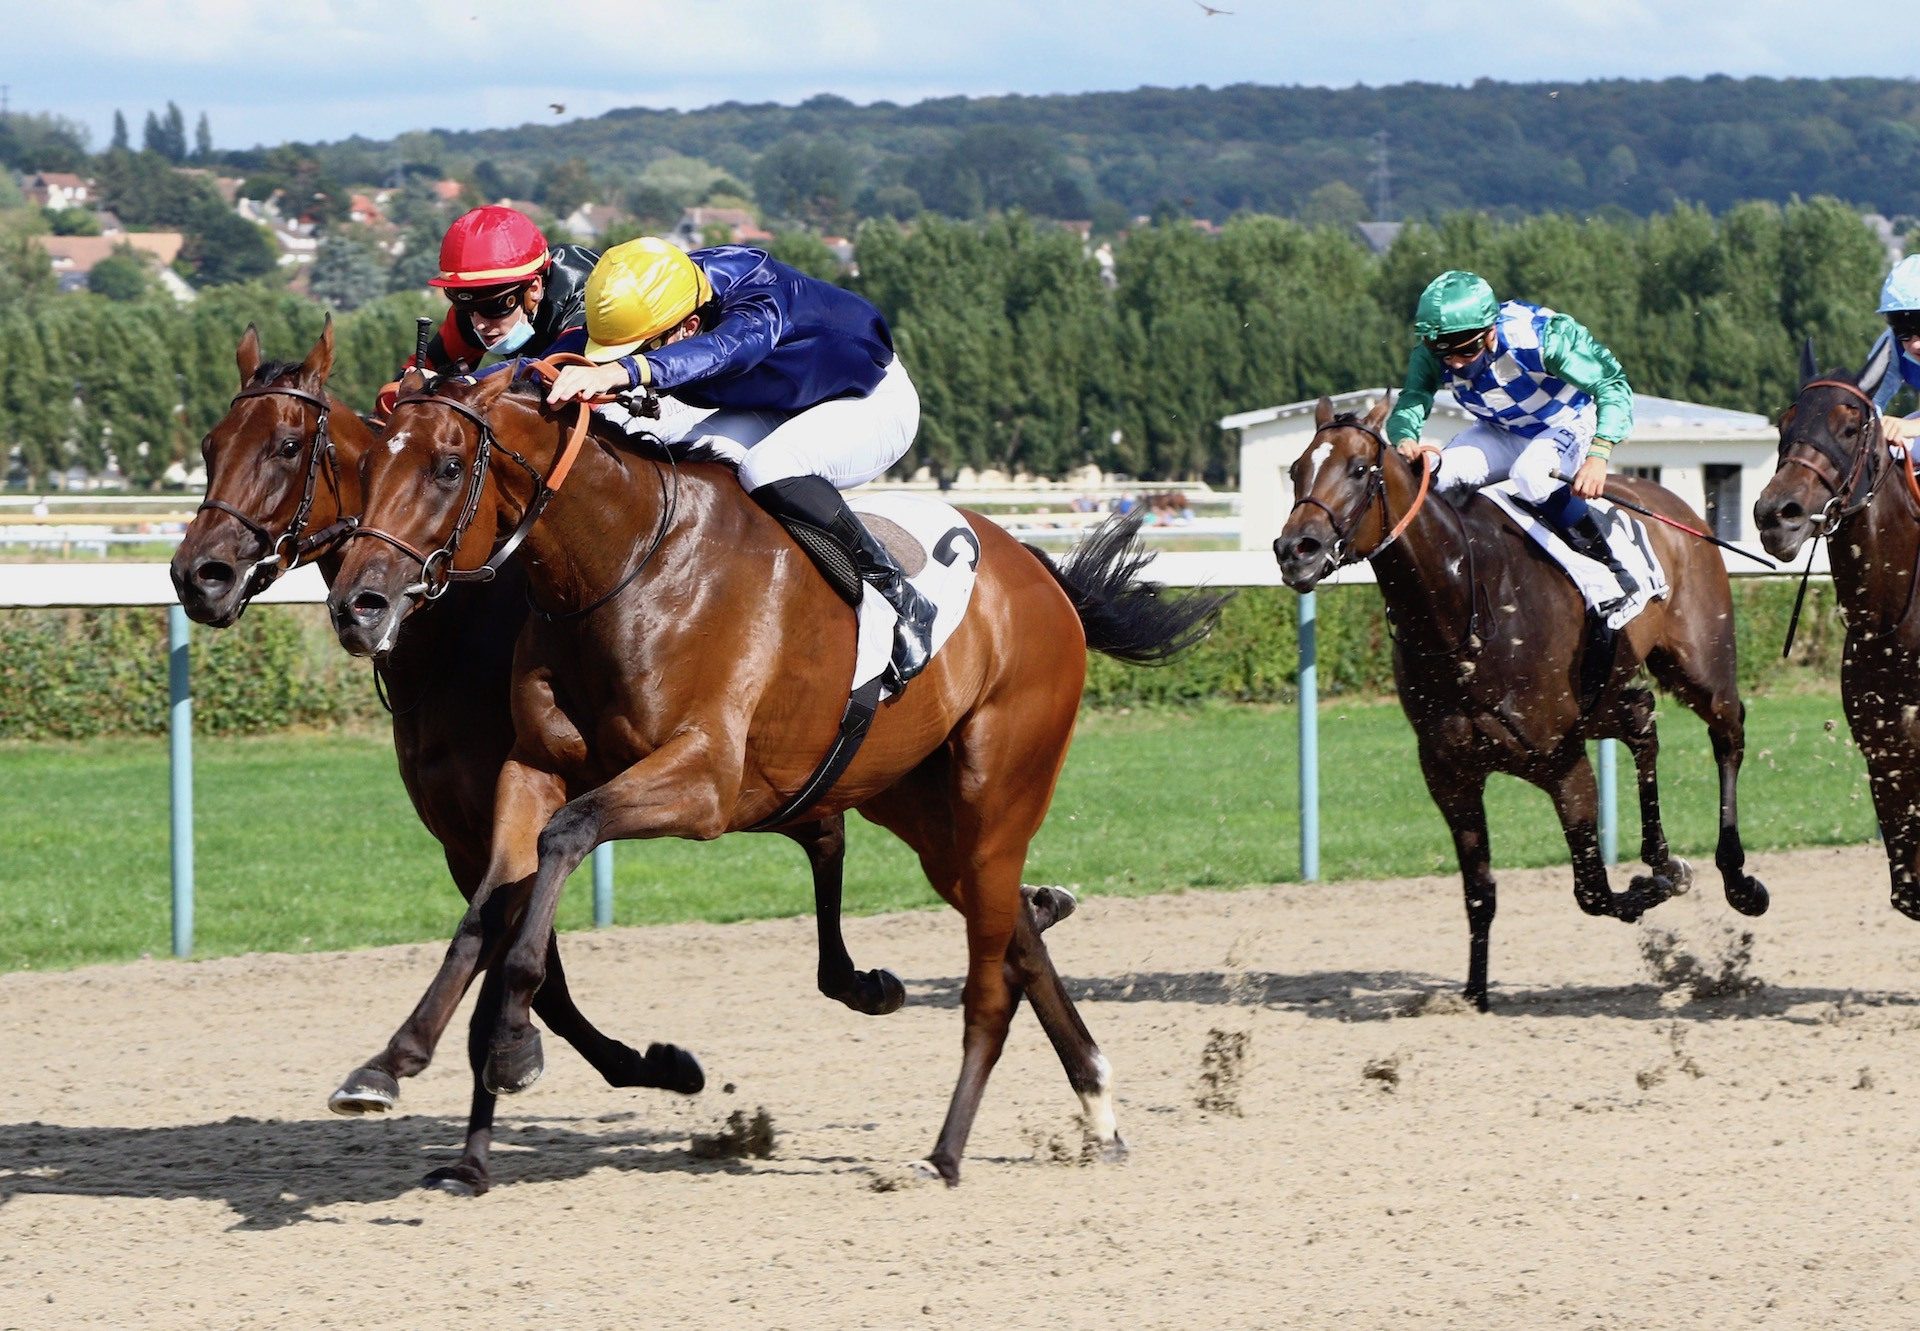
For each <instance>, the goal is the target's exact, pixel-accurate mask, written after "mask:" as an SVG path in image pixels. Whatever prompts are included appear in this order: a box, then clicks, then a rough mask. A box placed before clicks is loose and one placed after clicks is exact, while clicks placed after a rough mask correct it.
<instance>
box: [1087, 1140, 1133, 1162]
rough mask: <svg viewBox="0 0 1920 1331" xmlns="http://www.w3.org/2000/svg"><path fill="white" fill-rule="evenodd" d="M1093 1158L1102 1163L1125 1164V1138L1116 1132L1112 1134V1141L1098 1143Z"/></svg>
mask: <svg viewBox="0 0 1920 1331" xmlns="http://www.w3.org/2000/svg"><path fill="white" fill-rule="evenodd" d="M1094 1159H1095V1160H1096V1161H1098V1162H1099V1163H1100V1164H1103V1165H1119V1164H1125V1163H1126V1160H1127V1143H1126V1140H1125V1139H1124V1138H1123V1137H1121V1136H1120V1134H1119V1133H1117V1132H1116V1133H1115V1134H1114V1135H1113V1140H1112V1141H1110V1142H1101V1143H1100V1147H1099V1150H1098V1152H1097V1153H1096V1154H1095V1156H1094Z"/></svg>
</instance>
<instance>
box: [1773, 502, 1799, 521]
mask: <svg viewBox="0 0 1920 1331" xmlns="http://www.w3.org/2000/svg"><path fill="white" fill-rule="evenodd" d="M1773 516H1774V518H1775V519H1776V520H1778V521H1780V522H1788V523H1796V524H1797V523H1800V522H1803V521H1805V520H1806V516H1807V510H1806V509H1804V508H1802V507H1800V505H1798V504H1796V503H1794V502H1793V501H1792V500H1788V501H1787V502H1786V503H1784V504H1782V505H1780V507H1778V508H1776V509H1774V510H1773Z"/></svg>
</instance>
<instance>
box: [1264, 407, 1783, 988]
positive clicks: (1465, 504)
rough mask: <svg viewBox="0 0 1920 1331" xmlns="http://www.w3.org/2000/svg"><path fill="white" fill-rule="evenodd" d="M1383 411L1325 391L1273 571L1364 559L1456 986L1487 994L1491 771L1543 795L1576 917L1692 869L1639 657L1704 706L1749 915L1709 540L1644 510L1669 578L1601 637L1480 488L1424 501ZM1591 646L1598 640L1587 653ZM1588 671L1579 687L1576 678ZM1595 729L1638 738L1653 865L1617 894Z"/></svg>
mask: <svg viewBox="0 0 1920 1331" xmlns="http://www.w3.org/2000/svg"><path fill="white" fill-rule="evenodd" d="M1390 407H1391V401H1390V399H1382V401H1380V402H1379V403H1378V404H1377V405H1375V407H1374V408H1373V410H1372V411H1370V412H1368V413H1367V414H1366V415H1365V416H1357V415H1353V414H1338V415H1336V414H1335V412H1334V409H1333V404H1332V402H1331V401H1329V400H1328V399H1327V398H1324V397H1323V398H1321V399H1320V403H1319V408H1318V410H1317V411H1316V413H1315V416H1314V424H1315V427H1316V428H1315V432H1314V435H1313V440H1312V442H1311V443H1310V445H1309V446H1308V448H1307V449H1306V450H1305V451H1304V452H1303V453H1302V454H1301V455H1300V457H1299V458H1298V459H1296V460H1295V461H1294V463H1293V467H1292V471H1291V473H1290V474H1291V476H1292V480H1293V492H1294V495H1295V496H1296V497H1297V500H1298V502H1297V503H1296V504H1295V505H1294V508H1293V512H1292V513H1291V514H1290V515H1289V516H1288V518H1287V521H1286V525H1285V527H1284V528H1283V529H1282V531H1281V534H1280V537H1279V539H1277V540H1276V541H1275V542H1274V543H1273V550H1274V556H1275V558H1277V559H1278V560H1279V562H1280V568H1281V570H1282V576H1283V577H1284V578H1285V580H1286V583H1287V585H1288V586H1290V587H1292V588H1293V589H1294V590H1296V591H1301V592H1305V591H1311V590H1312V589H1313V588H1314V586H1315V585H1316V584H1317V583H1318V582H1319V581H1320V580H1321V579H1322V578H1324V577H1326V576H1327V575H1328V574H1329V573H1331V572H1332V571H1333V570H1334V569H1336V568H1339V567H1341V566H1343V565H1345V564H1349V563H1352V562H1354V561H1356V560H1360V559H1365V560H1368V561H1370V562H1371V563H1372V565H1373V570H1374V574H1375V576H1376V578H1377V579H1378V581H1379V586H1380V594H1381V596H1382V597H1384V598H1385V600H1386V603H1387V622H1388V625H1389V628H1390V631H1391V633H1392V636H1393V676H1394V682H1395V684H1396V685H1397V687H1398V689H1399V694H1400V705H1401V707H1402V708H1403V709H1404V710H1405V712H1406V714H1407V719H1408V720H1409V721H1410V722H1412V723H1413V730H1414V735H1415V737H1416V739H1417V741H1418V745H1419V752H1420V770H1421V774H1422V775H1423V776H1424V777H1425V778H1426V783H1427V790H1428V793H1430V794H1431V795H1432V796H1433V801H1434V803H1435V804H1437V805H1439V806H1440V812H1441V814H1442V816H1444V817H1445V818H1446V821H1447V828H1448V830H1449V831H1450V832H1451V833H1452V835H1453V845H1454V850H1455V852H1456V854H1457V855H1458V856H1459V861H1460V875H1461V879H1462V883H1463V886H1464V888H1465V891H1466V903H1467V929H1468V937H1469V948H1468V961H1467V985H1466V995H1467V997H1468V998H1469V999H1471V1000H1472V1001H1473V1003H1474V1004H1475V1005H1476V1006H1477V1007H1478V1008H1479V1009H1480V1010H1481V1011H1483V1012H1484V1011H1486V1010H1487V987H1488V980H1487V950H1488V939H1489V935H1490V933H1491V930H1492V926H1493V916H1494V879H1493V870H1492V855H1491V851H1490V848H1489V846H1488V841H1487V815H1486V803H1485V791H1486V783H1487V778H1488V777H1489V776H1491V775H1492V774H1493V773H1495V772H1505V773H1508V774H1510V775H1513V776H1517V777H1520V778H1521V779H1523V780H1525V781H1528V782H1531V783H1532V784H1533V785H1536V786H1538V787H1540V788H1541V789H1542V790H1544V791H1546V792H1547V794H1548V795H1549V796H1550V797H1551V798H1552V799H1553V807H1554V811H1555V812H1556V813H1557V814H1558V815H1559V818H1560V825H1561V829H1562V831H1563V832H1564V833H1565V835H1566V840H1567V849H1568V850H1569V852H1571V854H1572V858H1573V875H1574V888H1573V891H1574V899H1575V900H1576V901H1578V902H1579V904H1580V908H1581V909H1582V910H1584V911H1585V912H1587V913H1588V914H1589V915H1610V916H1612V917H1614V918H1615V919H1619V920H1624V921H1627V922H1629V923H1631V922H1633V921H1635V920H1638V919H1639V918H1640V916H1641V915H1643V914H1644V913H1645V912H1646V911H1648V910H1650V909H1651V908H1652V907H1654V906H1656V905H1658V904H1659V903H1660V902H1662V901H1664V900H1666V899H1667V898H1668V897H1670V896H1672V895H1674V894H1675V893H1677V892H1680V891H1683V890H1685V888H1686V886H1687V884H1688V882H1689V881H1690V880H1691V878H1692V875H1693V871H1692V869H1691V867H1690V866H1689V865H1688V864H1687V862H1686V861H1685V860H1682V859H1679V858H1678V857H1676V856H1675V855H1673V854H1672V852H1671V851H1670V850H1669V849H1668V846H1667V840H1666V834H1665V832H1664V831H1663V830H1662V827H1661V822H1660V800H1659V787H1658V782H1657V778H1656V774H1655V768H1656V764H1657V757H1658V753H1659V739H1658V735H1657V733H1656V730H1655V727H1654V699H1653V694H1652V692H1651V691H1650V690H1648V689H1647V688H1645V687H1642V686H1640V685H1638V684H1636V683H1635V682H1634V677H1635V674H1636V673H1637V671H1638V669H1639V667H1640V666H1641V665H1642V664H1644V665H1645V666H1646V668H1647V669H1648V671H1649V672H1651V674H1652V675H1653V678H1654V679H1655V680H1656V681H1657V682H1658V683H1659V684H1660V685H1661V686H1662V687H1664V688H1665V689H1667V690H1668V691H1669V692H1671V693H1672V694H1673V695H1674V696H1675V697H1677V698H1679V699H1680V701H1681V702H1683V703H1685V704H1686V706H1688V707H1689V708H1691V709H1692V710H1693V711H1694V712H1695V713H1696V714H1698V715H1699V717H1700V718H1701V720H1703V721H1705V722H1706V725H1707V732H1708V734H1709V735H1710V736H1711V737H1712V741H1713V754H1714V760H1715V762H1716V763H1717V764H1718V765H1719V769H1720V840H1719V845H1718V846H1717V848H1716V849H1715V851H1714V864H1715V865H1716V866H1717V867H1718V868H1719V870H1720V875H1721V880H1722V884H1723V886H1724V888H1725V891H1726V897H1727V902H1728V904H1729V905H1731V906H1732V907H1733V908H1734V909H1735V910H1737V911H1739V912H1741V913H1742V914H1744V915H1759V914H1761V913H1762V912H1764V911H1765V910H1766V908H1767V891H1766V888H1764V887H1763V886H1762V885H1761V884H1760V883H1759V881H1758V880H1756V879H1755V878H1753V877H1751V876H1750V875H1748V874H1747V873H1745V872H1744V868H1743V866H1744V865H1745V863H1746V852H1745V850H1744V849H1743V848H1742V846H1741V843H1740V829H1739V819H1738V812H1737V809H1738V805H1737V800H1736V792H1737V787H1738V782H1739V773H1740V759H1741V756H1742V752H1743V749H1744V745H1745V728H1744V720H1745V707H1744V706H1743V705H1742V703H1741V701H1740V695H1739V692H1738V690H1737V688H1736V682H1735V672H1734V633H1733V601H1732V593H1731V591H1730V590H1729V587H1728V584H1727V572H1726V567H1725V565H1723V564H1722V563H1721V562H1720V558H1719V556H1718V555H1717V554H1715V553H1714V551H1713V549H1712V548H1711V547H1710V546H1709V545H1708V544H1707V543H1706V542H1704V541H1694V540H1688V539H1686V538H1684V537H1682V536H1681V535H1680V534H1679V533H1678V532H1676V531H1675V530H1673V529H1672V528H1671V527H1669V526H1667V525H1665V524H1664V523H1655V524H1654V525H1651V526H1649V527H1648V528H1647V536H1648V538H1649V539H1650V540H1651V541H1652V543H1653V547H1654V550H1655V552H1656V553H1657V554H1658V556H1659V559H1660V562H1661V565H1662V566H1663V567H1664V568H1665V570H1666V573H1667V580H1668V583H1669V586H1670V588H1671V590H1670V591H1669V593H1668V595H1667V597H1666V598H1665V599H1664V600H1658V601H1653V602H1651V603H1649V604H1648V606H1647V607H1646V609H1644V610H1643V611H1641V612H1640V614H1639V615H1637V616H1636V617H1635V618H1634V619H1633V620H1631V621H1630V622H1629V623H1628V624H1627V625H1626V627H1625V628H1624V629H1622V630H1621V631H1620V632H1619V633H1618V634H1617V635H1615V636H1613V637H1612V638H1611V639H1604V640H1603V639H1597V638H1596V637H1595V636H1594V635H1592V634H1590V633H1589V632H1588V630H1587V612H1586V607H1585V605H1584V603H1583V602H1582V600H1581V597H1580V594H1579V592H1578V591H1577V590H1576V589H1575V587H1574V585H1573V583H1572V581H1571V580H1570V579H1569V578H1568V577H1567V576H1566V575H1565V574H1564V573H1563V572H1561V571H1560V570H1559V569H1558V568H1556V567H1555V566H1554V565H1553V564H1552V563H1551V562H1550V561H1549V560H1548V559H1547V557H1546V556H1545V555H1544V554H1543V553H1541V551H1540V550H1539V549H1538V547H1537V546H1535V545H1534V543H1533V542H1532V541H1531V540H1529V539H1528V537H1527V536H1526V535H1525V534H1524V533H1523V532H1521V531H1520V529H1519V528H1518V527H1516V526H1514V525H1513V524H1512V523H1511V522H1509V521H1507V520H1506V518H1505V517H1504V515H1502V514H1501V513H1500V511H1499V510H1498V508H1497V507H1496V506H1495V505H1494V504H1493V502H1492V501H1491V500H1488V499H1484V498H1482V497H1480V496H1478V495H1471V496H1468V497H1467V498H1466V499H1465V500H1464V501H1461V502H1456V500H1455V497H1453V496H1447V497H1439V496H1435V497H1433V498H1431V499H1430V498H1429V497H1428V492H1427V491H1428V476H1429V475H1430V473H1427V472H1426V461H1427V460H1426V459H1425V458H1424V457H1423V458H1422V459H1421V460H1420V467H1421V473H1416V471H1415V464H1413V463H1410V462H1408V461H1407V460H1405V459H1404V458H1402V457H1401V456H1400V454H1399V452H1398V451H1397V450H1396V449H1394V448H1393V447H1391V446H1390V445H1389V444H1388V443H1387V442H1386V438H1385V436H1383V435H1382V434H1381V433H1380V429H1381V425H1382V423H1383V422H1384V421H1385V420H1386V417H1387V413H1388V411H1389V409H1390ZM1609 486H1610V488H1611V489H1612V490H1613V492H1615V493H1618V494H1620V495H1621V496H1622V497H1624V498H1627V499H1629V500H1631V501H1634V502H1637V503H1639V504H1641V505H1642V506H1643V507H1646V508H1648V509H1651V510H1652V511H1653V512H1654V513H1656V514H1659V515H1661V516H1662V517H1664V518H1666V519H1668V520H1670V521H1672V522H1678V523H1681V524H1683V525H1687V526H1691V527H1693V528H1695V529H1696V530H1698V529H1699V528H1700V526H1701V522H1700V519H1699V518H1698V517H1697V516H1695V515H1694V514H1693V513H1692V512H1691V510H1689V509H1688V508H1687V506H1686V505H1685V504H1683V503H1681V502H1680V500H1679V499H1678V498H1677V497H1676V496H1674V495H1673V494H1672V493H1671V492H1670V491H1668V490H1665V489H1662V488H1661V487H1660V486H1657V485H1653V484H1650V483H1647V482H1644V481H1635V480H1627V479H1624V478H1617V477H1616V478H1615V479H1613V480H1612V481H1610V482H1609ZM1600 642H1604V643H1605V644H1606V645H1605V646H1599V645H1597V644H1598V643H1600ZM1596 650H1599V651H1608V652H1610V653H1611V655H1610V657H1608V658H1607V659H1603V660H1597V661H1588V660H1587V659H1586V655H1587V654H1588V653H1589V652H1593V651H1596ZM1587 681H1591V682H1592V685H1591V687H1583V683H1585V682H1587ZM1606 738H1613V739H1619V740H1622V741H1624V742H1625V743H1626V745H1627V747H1628V749H1629V750H1631V751H1632V753H1633V761H1634V767H1635V770H1636V772H1637V773H1638V776H1639V786H1640V826H1641V852H1640V853H1641V858H1642V859H1643V860H1644V861H1645V862H1646V865H1647V869H1648V872H1647V873H1646V874H1645V875H1640V876H1637V877H1635V878H1634V879H1633V880H1632V882H1631V883H1630V884H1629V886H1628V887H1627V888H1626V889H1625V890H1624V891H1619V892H1616V891H1614V890H1613V889H1612V887H1611V886H1610V884H1609V883H1608V880H1607V866H1606V863H1605V862H1604V861H1603V859H1602V858H1601V854H1600V845H1599V837H1598V834H1597V831H1596V821H1597V810H1598V801H1599V791H1598V786H1597V784H1596V782H1595V780H1594V775H1593V768H1592V765H1591V764H1590V763H1589V762H1588V761H1587V751H1586V742H1587V741H1588V740H1590V739H1606Z"/></svg>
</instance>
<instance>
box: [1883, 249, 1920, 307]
mask: <svg viewBox="0 0 1920 1331" xmlns="http://www.w3.org/2000/svg"><path fill="white" fill-rule="evenodd" d="M1894 310H1920V254H1909V255H1908V256H1907V257H1906V258H1904V259H1902V260H1901V261H1900V262H1899V263H1896V264H1895V265H1894V266H1893V271H1892V272H1890V273H1888V274H1887V283H1886V285H1885V286H1883V287H1881V288H1880V313H1882V314H1888V313H1891V312H1892V311H1894Z"/></svg>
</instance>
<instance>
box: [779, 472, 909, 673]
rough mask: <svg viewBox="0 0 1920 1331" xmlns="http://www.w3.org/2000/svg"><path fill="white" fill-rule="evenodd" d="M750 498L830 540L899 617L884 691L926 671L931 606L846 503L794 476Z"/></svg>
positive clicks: (812, 479)
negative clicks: (820, 532) (826, 536)
mask: <svg viewBox="0 0 1920 1331" xmlns="http://www.w3.org/2000/svg"><path fill="white" fill-rule="evenodd" d="M753 498H754V499H755V500H756V501H757V502H758V503H759V504H760V506H761V507H762V508H764V509H766V510H767V511H768V512H769V513H772V514H773V515H774V516H776V517H781V518H796V519H798V520H799V521H801V522H804V523H806V524H808V525H809V526H812V527H816V528H818V529H819V530H821V531H823V532H825V533H826V534H827V535H828V536H831V537H832V538H833V540H834V542H835V543H836V544H837V545H839V546H840V547H841V548H842V549H844V550H845V551H846V552H847V554H848V556H849V557H851V558H852V560H853V568H854V572H855V573H857V574H859V576H860V579H861V581H863V582H867V583H870V584H872V586H873V588H874V590H876V591H878V592H879V593H880V595H881V596H882V597H884V598H885V599H886V602H887V604H888V605H890V606H892V607H893V610H894V613H895V614H896V615H898V616H899V620H898V622H897V623H896V624H895V625H894V630H893V659H892V662H891V663H890V664H889V666H888V668H887V679H886V682H887V686H888V687H889V688H890V689H892V690H893V691H894V692H895V693H898V692H899V691H900V690H901V689H903V688H905V687H906V684H907V681H908V680H910V679H912V678H913V677H914V676H915V675H917V674H919V673H920V672H921V671H922V670H925V669H926V668H927V659H928V658H929V657H930V656H932V655H933V620H934V616H935V614H936V613H938V612H937V611H936V610H935V608H934V604H933V602H931V601H929V600H928V599H927V598H926V597H924V596H922V595H921V594H920V590H919V588H917V587H915V586H914V585H913V584H912V583H911V582H908V581H907V574H906V571H905V570H904V569H902V568H901V567H900V565H899V564H897V563H895V562H894V559H893V556H892V555H890V554H888V553H887V547H886V546H884V545H882V544H881V543H880V542H879V541H877V540H875V539H874V536H873V533H872V532H870V531H868V530H867V529H866V527H865V526H864V525H863V524H862V523H861V521H860V519H859V518H857V517H855V516H854V515H853V510H852V509H850V508H848V507H847V501H846V500H845V499H844V498H842V497H841V494H840V492H839V491H838V490H836V489H834V488H833V482H831V481H829V480H827V479H826V478H825V477H823V476H794V477H791V478H789V479H787V480H783V481H774V482H772V483H770V484H767V485H763V486H761V487H760V488H759V489H758V490H755V491H754V492H753Z"/></svg>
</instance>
